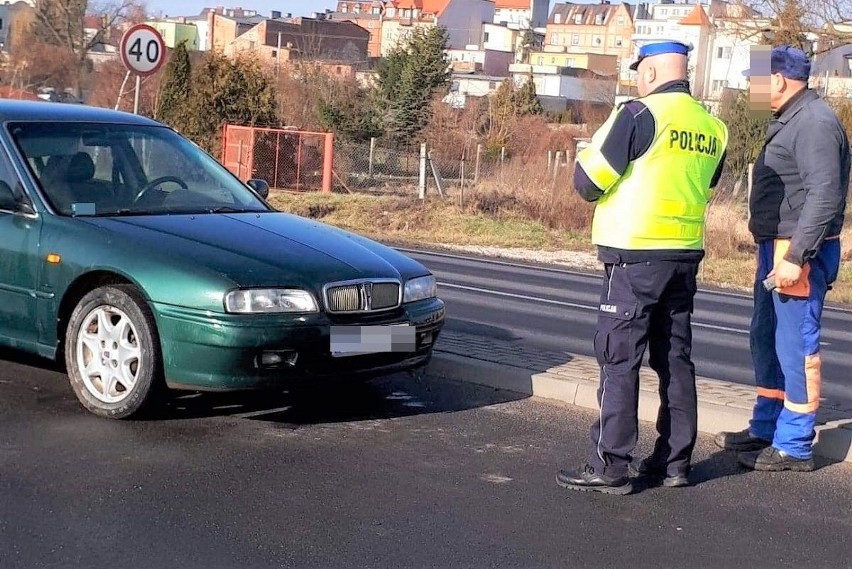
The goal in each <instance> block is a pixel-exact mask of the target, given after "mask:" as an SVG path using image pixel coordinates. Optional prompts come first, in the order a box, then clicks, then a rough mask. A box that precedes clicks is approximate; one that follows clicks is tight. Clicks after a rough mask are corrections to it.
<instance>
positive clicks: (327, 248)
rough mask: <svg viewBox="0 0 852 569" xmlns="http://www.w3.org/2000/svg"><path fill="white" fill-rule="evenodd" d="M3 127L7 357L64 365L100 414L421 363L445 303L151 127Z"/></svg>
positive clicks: (58, 118)
mask: <svg viewBox="0 0 852 569" xmlns="http://www.w3.org/2000/svg"><path fill="white" fill-rule="evenodd" d="M0 121H2V125H3V126H2V129H0V345H3V346H6V347H10V348H13V349H17V350H22V351H27V352H32V353H35V354H38V355H40V356H43V357H46V358H52V359H56V360H58V361H62V360H64V362H65V365H66V369H67V373H68V377H69V380H70V383H71V386H72V388H73V390H74V393H75V394H76V395H77V398H78V399H79V400H80V402H81V403H82V405H83V406H84V407H85V408H86V409H88V410H89V411H91V412H92V413H95V414H97V415H100V416H104V417H111V418H117V419H118V418H128V417H132V416H134V415H136V414H137V413H139V412H141V411H143V410H145V409H150V408H151V407H152V406H155V405H156V402H157V401H159V400H160V396H161V395H162V394H164V393H166V392H167V391H168V389H185V390H194V391H203V390H237V389H254V388H261V387H276V386H282V385H286V383H287V382H288V381H294V380H304V379H307V380H313V379H314V378H324V377H325V378H328V377H337V376H344V377H347V378H348V377H358V376H361V377H373V376H377V375H382V374H386V373H391V372H395V371H401V370H410V369H417V368H422V367H423V366H425V365H426V364H427V363H428V361H429V359H430V358H431V355H432V348H433V346H434V344H435V341H436V340H437V338H438V334H439V333H440V330H441V328H442V326H443V324H444V303H443V302H442V301H441V300H440V299H439V298H438V297H437V290H436V289H437V287H436V282H435V278H434V276H432V275H431V274H430V272H429V271H428V270H427V269H426V268H425V267H424V266H422V265H421V264H420V263H418V262H416V261H414V260H413V259H411V258H410V257H408V256H406V255H403V254H402V253H400V252H398V251H396V250H394V249H391V248H389V247H386V246H384V245H381V244H379V243H376V242H375V241H371V240H369V239H366V238H364V237H361V236H359V235H356V234H352V233H348V232H345V231H341V230H339V229H336V228H333V227H331V226H328V225H324V224H322V223H318V222H315V221H312V220H309V219H305V218H301V217H298V216H295V215H290V214H287V213H282V212H278V211H276V210H274V209H273V208H272V207H270V206H269V205H268V204H267V203H266V201H265V198H266V197H267V194H268V191H269V187H268V185H267V184H266V183H265V182H263V181H261V180H252V181H250V182H249V183H248V184H247V185H246V184H243V183H242V182H241V181H240V180H238V179H237V178H235V177H234V176H233V175H232V174H231V173H230V172H228V171H227V170H226V169H225V168H224V167H223V166H222V165H221V164H219V163H218V162H217V161H216V160H214V159H213V158H211V157H210V156H209V155H208V154H206V153H205V152H203V151H202V150H201V149H200V148H198V147H197V146H196V145H194V144H193V143H191V142H190V141H188V140H186V139H185V138H183V137H181V136H180V135H179V134H177V133H176V132H174V131H173V130H171V129H169V128H167V127H165V126H163V125H161V124H159V123H157V122H155V121H152V120H149V119H146V118H143V117H138V116H135V115H130V114H126V113H119V112H114V111H110V110H106V109H99V108H93V107H86V106H79V105H64V104H61V103H46V102H44V103H40V102H32V103H24V102H17V101H2V102H0Z"/></svg>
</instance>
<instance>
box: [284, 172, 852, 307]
mask: <svg viewBox="0 0 852 569" xmlns="http://www.w3.org/2000/svg"><path fill="white" fill-rule="evenodd" d="M532 166H533V167H531V168H527V169H520V168H519V169H517V170H512V169H508V168H507V169H506V170H505V171H504V172H503V174H502V178H500V179H490V180H488V181H483V183H481V184H480V185H479V186H478V187H476V188H470V187H468V188H467V189H466V190H465V198H464V203H463V205H460V197H461V196H460V192H459V189H458V188H450V189H449V196H448V197H447V199H444V200H440V199H439V198H437V197H435V195H434V190H432V193H430V194H429V197H428V199H427V200H425V201H424V202H421V201H420V200H419V199H417V197H416V188H411V191H410V193H409V195H408V196H404V197H400V196H370V195H340V194H333V195H323V194H318V193H306V194H290V193H278V192H276V193H275V194H274V195H273V197H272V198H271V202H272V203H273V205H275V207H277V208H279V209H281V210H283V211H289V212H292V213H296V214H298V215H302V216H305V217H310V218H314V219H318V220H321V221H323V222H325V223H329V224H331V225H335V226H338V227H341V228H344V229H347V230H350V231H355V232H358V233H361V234H363V235H367V236H369V237H372V238H379V239H383V240H387V241H393V242H397V243H401V244H411V245H419V244H431V243H434V244H447V245H471V246H477V245H479V246H488V245H490V246H495V247H515V248H525V249H535V250H540V251H557V250H572V251H592V250H593V247H592V245H591V243H590V235H589V228H590V220H591V215H592V212H593V208H592V206H591V205H590V204H587V203H585V202H584V201H583V200H582V199H580V198H579V197H577V196H576V195H575V194H574V192H573V191H569V188H570V187H571V184H570V178H568V177H567V176H565V175H559V176H557V179H556V181H555V182H554V180H553V176H552V175H548V174H547V172H546V164H544V165H543V167H536V166H535V165H532ZM539 166H541V165H539ZM512 189H514V191H513V190H512ZM849 217H850V219H852V215H850V216H849ZM842 244H843V251H844V257H843V261H844V262H843V266H842V267H841V272H840V277H839V279H838V281H837V282H836V283H835V285H834V288H833V290H832V291H831V293H830V294H829V301H830V302H832V303H839V304H852V227H847V229H846V230H844V232H843V236H842ZM754 271H755V245H754V241H753V240H752V237H751V234H750V233H749V231H748V224H747V219H746V210H745V206H744V205H742V204H738V203H734V202H731V201H717V202H714V203H713V204H712V206H711V207H710V210H709V213H708V220H707V257H706V259H705V261H704V263H702V268H701V280H702V282H703V283H704V284H705V285H715V286H719V287H724V288H734V289H740V290H744V291H749V290H751V287H752V283H753V280H754Z"/></svg>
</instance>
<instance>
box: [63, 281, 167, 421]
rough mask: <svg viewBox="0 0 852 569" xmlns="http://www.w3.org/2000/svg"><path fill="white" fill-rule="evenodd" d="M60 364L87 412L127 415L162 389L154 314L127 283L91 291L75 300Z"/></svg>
mask: <svg viewBox="0 0 852 569" xmlns="http://www.w3.org/2000/svg"><path fill="white" fill-rule="evenodd" d="M65 364H66V367H67V371H68V379H69V381H70V382H71V387H72V388H73V389H74V393H75V395H76V396H77V399H78V400H79V401H80V403H81V404H82V405H83V407H85V408H86V409H87V410H88V411H90V412H92V413H94V414H95V415H99V416H101V417H106V418H110V419H127V418H130V417H136V416H138V415H140V414H142V412H143V411H145V410H147V409H149V408H150V407H152V406H153V404H154V401H155V400H157V399H158V398H159V395H160V394H161V392H162V391H164V390H165V389H164V385H165V383H164V381H163V372H162V369H163V365H162V354H161V350H160V339H159V336H158V334H157V328H156V324H155V321H154V315H153V314H152V312H151V309H150V308H149V306H148V303H147V302H146V300H145V299H144V297H143V296H142V294H141V293H140V292H139V291H138V290H137V289H136V288H135V287H133V286H131V285H109V286H104V287H100V288H97V289H94V290H92V291H91V292H89V293H88V294H86V295H85V296H84V297H83V298H81V299H80V301H79V302H78V303H77V306H76V307H75V308H74V311H73V312H72V313H71V317H70V318H69V320H68V327H67V330H66V335H65Z"/></svg>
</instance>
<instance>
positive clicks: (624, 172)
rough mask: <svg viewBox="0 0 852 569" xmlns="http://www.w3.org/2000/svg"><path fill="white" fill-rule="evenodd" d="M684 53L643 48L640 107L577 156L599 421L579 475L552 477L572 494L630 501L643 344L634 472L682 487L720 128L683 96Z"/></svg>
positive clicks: (623, 112)
mask: <svg viewBox="0 0 852 569" xmlns="http://www.w3.org/2000/svg"><path fill="white" fill-rule="evenodd" d="M690 49H691V46H690V45H689V44H686V43H683V42H678V41H660V42H655V43H649V44H646V45H644V46H642V47H641V49H640V50H639V57H638V60H637V61H636V62H635V63H633V65H632V66H631V69H632V70H634V71H637V72H638V79H637V87H638V91H639V95H640V98H639V99H635V100H633V101H630V102H628V103H626V104H624V105H622V106H620V107H619V108H616V109H615V110H614V111H613V113H612V114H611V115H610V117H609V119H608V120H607V121H606V122H605V123H604V124H603V126H602V127H601V128H600V129H599V130H598V131H597V132H596V133H595V134H594V136H593V137H592V140H591V144H590V145H589V147H587V148H585V149H583V150H582V151H581V152H579V153H578V155H577V164H576V168H575V173H574V186H575V189H576V191H577V192H578V193H579V194H580V195H581V196H582V197H583V198H584V199H585V200H587V201H590V202H596V203H597V205H596V207H595V214H594V220H593V223H592V241H593V242H594V243H595V244H596V245H597V246H598V258H599V260H600V261H601V262H603V264H604V269H605V277H604V281H603V290H602V293H601V300H600V310H599V312H598V322H597V330H596V332H595V337H594V348H595V354H596V356H597V360H598V364H599V365H600V368H601V378H600V387H599V389H598V404H599V406H600V416H599V418H598V420H597V421H596V422H595V423H594V425H593V426H592V428H591V450H590V453H589V457H588V460H587V461H586V463H585V464H583V465H582V466H581V467H580V469H578V470H574V471H565V470H560V471H559V473H558V474H557V483H558V484H559V485H560V486H563V487H566V488H570V489H574V490H593V491H598V492H604V493H610V494H628V493H630V492H631V491H632V483H631V480H630V478H629V476H628V471H629V466H630V462H631V459H632V457H631V453H632V452H633V449H634V447H635V445H636V440H637V437H638V419H637V415H638V411H637V407H638V396H639V368H640V367H641V365H642V358H643V355H644V353H645V348H646V345H647V346H648V348H649V356H650V365H651V367H652V368H653V369H654V370H655V371H656V372H657V374H658V375H659V378H660V399H661V402H662V405H661V406H660V411H659V416H658V418H657V431H658V433H659V437H658V438H657V441H656V444H655V447H654V451H653V453H652V454H651V456H650V457H648V458H646V459H645V460H644V461H642V462H641V463H640V464H638V465H636V466H635V467H634V468H633V470H634V473H638V474H640V475H645V476H649V477H655V478H660V479H662V482H663V484H664V485H666V486H683V485H686V484H688V479H687V475H688V473H689V468H690V461H691V458H692V451H693V447H694V445H695V439H696V433H697V430H698V429H697V396H696V388H695V368H694V366H693V364H692V361H691V355H690V354H691V347H692V332H691V321H690V318H691V313H692V308H693V297H694V295H695V292H696V289H697V286H696V279H697V273H698V266H699V264H700V262H701V260H702V259H703V257H704V249H703V248H704V222H705V211H706V207H707V203H708V202H709V200H710V197H711V194H712V189H713V188H714V187H715V185H716V183H717V182H718V180H719V177H720V173H721V171H722V166H723V163H724V158H725V149H726V147H727V144H728V130H727V128H726V127H725V125H724V123H722V122H721V121H720V120H718V119H716V118H715V117H713V116H712V115H711V114H710V113H709V112H707V110H706V109H705V108H704V107H703V106H701V104H699V103H698V101H696V100H695V99H693V98H692V96H691V95H690V87H689V82H688V80H687V77H688V75H687V60H688V55H689V50H690Z"/></svg>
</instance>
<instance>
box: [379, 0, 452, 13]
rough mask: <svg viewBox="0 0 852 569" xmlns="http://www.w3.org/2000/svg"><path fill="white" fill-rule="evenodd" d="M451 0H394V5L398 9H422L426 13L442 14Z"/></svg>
mask: <svg viewBox="0 0 852 569" xmlns="http://www.w3.org/2000/svg"><path fill="white" fill-rule="evenodd" d="M449 3H450V0H394V2H393V7H394V8H396V9H397V10H420V11H421V12H423V13H424V14H435V15H436V16H440V15H441V14H442V13H443V11H444V10H446V9H447V5H448V4H449Z"/></svg>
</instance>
